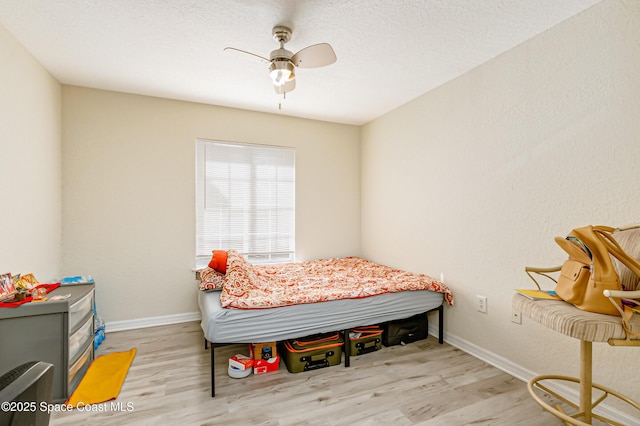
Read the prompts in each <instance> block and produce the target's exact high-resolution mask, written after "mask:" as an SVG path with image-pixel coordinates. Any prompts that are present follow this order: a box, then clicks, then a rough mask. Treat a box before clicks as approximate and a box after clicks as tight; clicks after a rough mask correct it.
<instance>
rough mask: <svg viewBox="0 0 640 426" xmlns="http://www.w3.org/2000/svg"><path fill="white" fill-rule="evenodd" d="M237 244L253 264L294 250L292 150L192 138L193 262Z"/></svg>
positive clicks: (286, 257)
mask: <svg viewBox="0 0 640 426" xmlns="http://www.w3.org/2000/svg"><path fill="white" fill-rule="evenodd" d="M229 249H236V250H238V252H239V253H241V254H242V255H244V256H245V257H246V258H247V259H248V260H249V261H251V262H253V263H267V262H290V261H293V260H294V257H295V256H294V254H295V150H294V149H293V148H284V147H273V146H264V145H252V144H241V143H230V142H218V141H209V140H203V139H198V140H196V265H197V266H204V265H206V263H207V262H208V261H209V259H210V258H211V251H212V250H229Z"/></svg>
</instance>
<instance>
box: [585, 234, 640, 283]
mask: <svg viewBox="0 0 640 426" xmlns="http://www.w3.org/2000/svg"><path fill="white" fill-rule="evenodd" d="M601 228H606V227H599V226H597V227H596V226H594V227H593V230H594V232H595V234H596V235H597V236H598V237H599V238H600V240H601V241H602V243H603V244H604V245H605V246H606V247H607V250H609V253H611V254H612V255H613V256H614V257H615V258H616V259H618V260H619V261H620V262H622V263H623V264H624V266H626V267H627V268H629V269H630V270H631V272H633V273H634V274H636V275H638V276H640V262H638V261H637V260H636V259H634V258H633V257H631V256H629V255H628V254H627V253H626V252H625V251H624V250H623V249H622V247H620V244H619V243H618V242H617V241H616V239H615V238H613V235H611V231H608V229H607V230H605V229H601ZM609 229H613V228H609Z"/></svg>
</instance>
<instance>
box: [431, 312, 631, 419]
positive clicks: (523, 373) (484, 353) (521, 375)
mask: <svg viewBox="0 0 640 426" xmlns="http://www.w3.org/2000/svg"><path fill="white" fill-rule="evenodd" d="M429 334H431V335H433V336H436V338H437V336H438V327H437V326H435V325H432V324H429ZM444 341H445V342H447V344H449V345H451V346H454V347H456V348H458V349H460V350H462V351H464V352H466V353H468V354H469V355H471V356H474V357H476V358H478V359H480V360H482V361H484V362H486V363H487V364H490V365H492V366H494V367H496V368H497V369H499V370H502V371H504V372H505V373H507V374H509V375H511V376H513V377H515V378H517V379H520V380H522V381H523V382H525V383H528V382H529V380H531V379H532V378H534V377H536V376H539V375H541V374H546V373H536V372H533V371H531V370H528V369H526V368H523V367H522V366H520V365H518V364H514V363H513V362H511V361H509V360H508V359H506V358H503V357H501V356H499V355H497V354H495V353H493V352H490V351H488V350H486V349H484V348H481V347H479V346H476V345H474V344H473V343H471V342H469V341H466V340H464V339H461V338H459V337H457V336H453V335H451V334H449V333H447V332H445V333H444ZM545 386H547V387H548V388H549V389H550V390H552V391H554V392H557V393H559V394H561V395H563V396H564V397H565V398H567V399H568V400H570V401H573V402H574V403H576V404H578V401H580V394H579V391H578V390H577V389H574V388H571V387H569V386H566V385H563V384H560V383H559V382H551V381H548V382H545ZM596 412H597V413H599V414H601V415H604V416H606V417H609V418H610V419H612V420H615V421H617V422H620V423H622V424H625V425H627V424H640V419H639V418H637V417H632V416H631V415H630V414H626V413H623V412H621V411H619V410H616V409H615V407H612V406H611V404H607V403H606V402H603V403H601V404H600V405H598V409H597V410H596Z"/></svg>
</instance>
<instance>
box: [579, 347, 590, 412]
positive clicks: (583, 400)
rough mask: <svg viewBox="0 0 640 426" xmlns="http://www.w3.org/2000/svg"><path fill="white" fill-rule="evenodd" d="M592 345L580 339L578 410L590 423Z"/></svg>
mask: <svg viewBox="0 0 640 426" xmlns="http://www.w3.org/2000/svg"><path fill="white" fill-rule="evenodd" d="M592 349H593V345H592V343H591V342H587V341H584V340H581V341H580V411H581V412H583V413H584V422H585V423H588V424H591V410H592V408H593V407H592V406H591V404H592V396H593V395H592V384H593V375H592V360H593V351H592Z"/></svg>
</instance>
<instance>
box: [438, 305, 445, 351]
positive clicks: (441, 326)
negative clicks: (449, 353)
mask: <svg viewBox="0 0 640 426" xmlns="http://www.w3.org/2000/svg"><path fill="white" fill-rule="evenodd" d="M438 343H440V344H443V343H444V306H443V305H440V306H439V307H438Z"/></svg>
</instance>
